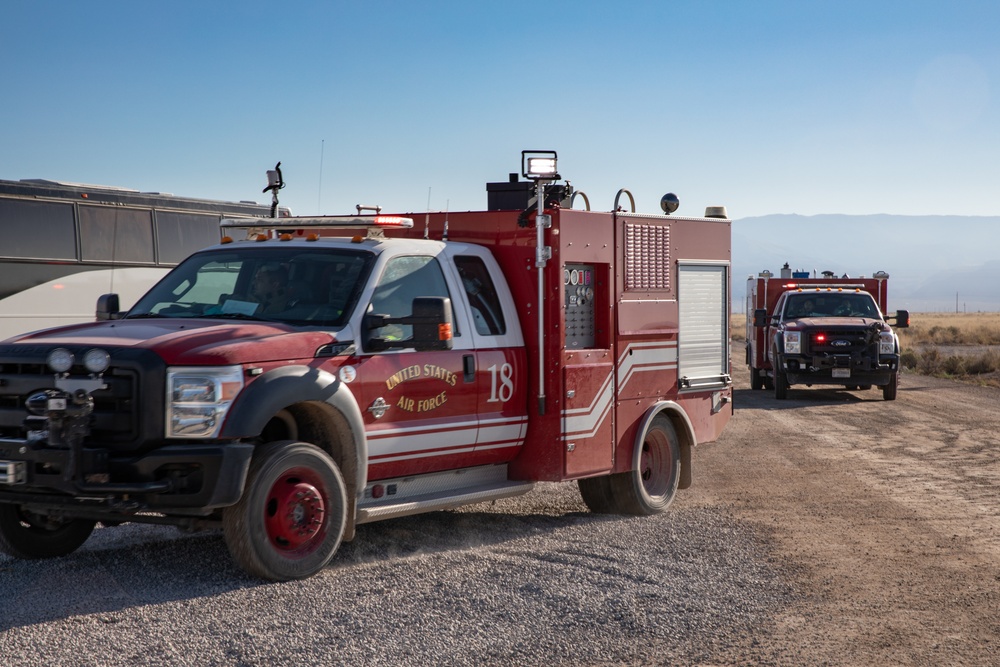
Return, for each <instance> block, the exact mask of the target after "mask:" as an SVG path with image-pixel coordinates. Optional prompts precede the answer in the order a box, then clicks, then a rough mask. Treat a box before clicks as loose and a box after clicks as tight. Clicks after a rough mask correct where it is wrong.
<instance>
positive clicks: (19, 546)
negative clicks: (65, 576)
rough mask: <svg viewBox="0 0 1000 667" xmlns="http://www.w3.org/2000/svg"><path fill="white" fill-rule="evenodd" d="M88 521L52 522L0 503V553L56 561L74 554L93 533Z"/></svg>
mask: <svg viewBox="0 0 1000 667" xmlns="http://www.w3.org/2000/svg"><path fill="white" fill-rule="evenodd" d="M96 524H97V522H96V521H91V520H90V519H55V518H52V517H50V516H47V515H45V514H37V513H35V512H28V511H26V510H24V509H22V508H21V506H20V505H8V504H6V503H4V504H0V551H3V552H4V553H7V554H9V555H11V556H14V557H15V558H25V559H36V558H58V557H60V556H66V555H68V554H71V553H73V552H74V551H76V550H77V549H79V548H80V546H81V545H82V544H83V543H84V542H86V541H87V538H88V537H90V534H91V533H92V532H94V526H95V525H96Z"/></svg>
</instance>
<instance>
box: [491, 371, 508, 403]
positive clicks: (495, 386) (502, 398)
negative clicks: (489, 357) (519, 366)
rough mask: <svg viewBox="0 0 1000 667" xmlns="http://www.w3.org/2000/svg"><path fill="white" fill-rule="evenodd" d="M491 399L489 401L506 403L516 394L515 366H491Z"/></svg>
mask: <svg viewBox="0 0 1000 667" xmlns="http://www.w3.org/2000/svg"><path fill="white" fill-rule="evenodd" d="M489 371H490V400H489V401H487V403H497V402H500V403H506V402H507V401H509V400H510V399H511V397H512V396H513V395H514V379H513V377H514V367H513V366H511V365H510V364H501V365H500V367H499V368H498V367H497V365H496V364H494V365H492V366H490V368H489Z"/></svg>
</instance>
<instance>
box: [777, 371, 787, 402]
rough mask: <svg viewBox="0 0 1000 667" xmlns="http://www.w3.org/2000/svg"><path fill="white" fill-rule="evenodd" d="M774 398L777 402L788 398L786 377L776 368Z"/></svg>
mask: <svg viewBox="0 0 1000 667" xmlns="http://www.w3.org/2000/svg"><path fill="white" fill-rule="evenodd" d="M774 397H775V398H776V399H778V400H779V401H783V400H785V399H786V398H788V376H787V375H785V372H784V371H781V370H778V369H777V368H775V369H774Z"/></svg>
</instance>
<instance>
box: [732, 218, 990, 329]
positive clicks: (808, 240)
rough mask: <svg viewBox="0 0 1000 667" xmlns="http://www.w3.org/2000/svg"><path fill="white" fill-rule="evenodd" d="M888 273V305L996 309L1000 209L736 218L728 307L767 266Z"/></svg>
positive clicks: (952, 309)
mask: <svg viewBox="0 0 1000 667" xmlns="http://www.w3.org/2000/svg"><path fill="white" fill-rule="evenodd" d="M786 262H787V263H788V265H789V267H790V268H791V269H792V270H796V271H800V270H801V271H809V272H813V271H815V272H817V274H819V273H821V272H822V271H827V270H829V271H833V272H834V273H836V274H837V275H843V274H845V273H846V274H847V275H849V276H852V277H857V276H870V275H872V274H873V273H874V272H876V271H886V272H888V273H889V276H890V277H889V308H890V309H891V310H895V309H897V308H906V309H908V310H911V311H913V312H941V311H944V312H955V310H956V308H957V309H958V310H960V311H966V312H975V311H991V312H995V311H1000V216H989V217H987V216H982V217H971V216H948V215H928V216H903V215H834V214H829V215H811V216H804V215H784V214H782V215H765V216H760V217H755V218H741V219H738V220H734V221H733V309H734V310H739V307H740V306H739V305H738V304H740V303H741V302H742V301H743V299H744V297H745V285H746V278H747V276H750V275H754V276H756V275H757V274H758V273H759V272H760V271H763V270H764V269H767V270H769V271H771V273H773V274H775V275H779V274H778V272H779V271H780V269H781V267H782V266H784V265H785V263H786Z"/></svg>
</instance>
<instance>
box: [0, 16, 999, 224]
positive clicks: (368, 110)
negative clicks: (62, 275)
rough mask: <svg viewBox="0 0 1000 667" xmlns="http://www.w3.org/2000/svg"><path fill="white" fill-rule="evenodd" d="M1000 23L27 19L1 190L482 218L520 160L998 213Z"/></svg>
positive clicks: (841, 201)
mask: <svg viewBox="0 0 1000 667" xmlns="http://www.w3.org/2000/svg"><path fill="white" fill-rule="evenodd" d="M998 30H1000V3H996V2H995V1H989V2H985V1H984V2H980V1H975V0H973V1H962V2H955V1H941V2H921V1H919V0H911V1H908V2H901V1H900V2H897V1H889V2H879V1H878V0H868V1H865V2H855V1H853V0H839V1H836V2H834V1H832V0H831V1H829V2H806V1H802V2H791V1H768V0H756V1H754V2H721V1H720V2H710V1H702V2H696V1H693V0H689V1H667V0H665V1H663V2H629V1H627V0H621V1H618V2H589V1H587V0H577V1H576V2H521V1H520V0H508V1H504V2H474V1H470V0H467V1H466V2H425V3H417V2H387V1H380V0H369V1H365V2H338V1H329V2H296V1H294V0H289V1H288V2H284V3H276V2H256V1H241V2H212V1H211V0H199V1H188V0H174V1H173V2H169V3H163V2H158V3H154V2H143V1H140V0H131V1H128V2H107V1H103V0H94V1H92V2H75V1H69V0H66V1H61V2H54V1H46V0H41V1H33V2H27V1H25V0H21V1H18V0H14V1H13V2H10V3H7V6H5V9H4V18H3V22H2V24H0V56H2V59H3V63H4V64H5V67H4V74H3V88H2V93H0V100H2V101H0V123H2V126H3V131H2V132H0V178H2V179H8V180H17V179H21V178H50V179H55V180H65V181H76V182H85V183H98V184H107V185H119V186H123V187H129V188H135V189H138V190H144V191H164V192H172V193H174V194H178V195H185V196H198V197H207V198H213V199H231V200H238V199H255V200H257V201H261V202H264V201H266V200H267V196H265V195H262V194H261V190H262V189H263V187H264V185H265V184H266V183H265V176H264V172H265V171H266V170H267V169H269V168H271V167H273V166H274V163H275V162H277V161H279V160H280V161H281V162H282V168H283V171H284V174H285V178H286V180H287V182H288V186H287V187H286V188H285V189H284V190H283V191H282V192H281V201H282V204H285V205H288V206H290V207H292V209H293V211H294V212H295V213H297V214H301V215H312V214H316V213H341V212H346V211H349V210H352V209H353V207H354V204H356V203H370V204H381V205H382V206H384V207H385V208H386V209H387V210H395V211H422V210H425V209H426V208H427V207H428V200H429V202H430V208H432V209H435V210H439V209H445V208H446V207H447V208H448V209H449V210H466V209H479V208H483V207H484V206H485V202H486V192H485V183H486V182H487V181H500V180H505V179H506V176H507V174H508V172H511V171H517V170H518V169H519V166H520V151H521V150H522V149H552V150H557V151H558V152H559V158H560V172H561V174H562V175H563V176H564V177H565V178H568V179H570V180H571V181H572V182H573V184H574V186H576V187H577V188H578V189H581V190H583V191H584V192H586V193H587V195H588V197H589V198H590V201H591V204H592V207H593V208H595V209H600V210H610V209H611V208H612V202H613V200H614V196H615V193H616V192H617V191H618V189H619V188H628V189H629V190H630V191H631V192H632V193H633V194H634V195H635V198H636V200H637V208H638V209H639V210H640V211H644V212H658V210H659V204H658V202H659V198H660V196H661V195H662V194H663V193H665V192H668V191H672V192H675V193H677V194H678V196H679V197H680V200H681V209H680V211H679V213H680V214H689V215H700V214H701V213H702V211H703V210H704V207H705V206H706V205H716V204H723V205H726V206H727V207H728V210H729V213H730V215H731V216H732V217H734V218H742V217H748V216H758V215H765V214H770V213H799V214H805V215H811V214H818V213H848V214H868V213H893V214H906V215H918V214H959V215H998V214H1000V201H998V194H997V193H998V191H1000V187H998V186H1000V183H998V181H1000V178H998V177H1000V169H998V153H1000V151H998V149H1000V103H998V102H1000V40H998V39H997V31H998Z"/></svg>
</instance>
